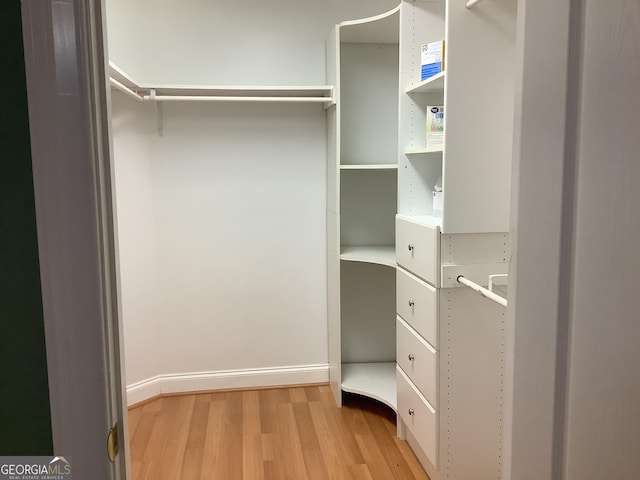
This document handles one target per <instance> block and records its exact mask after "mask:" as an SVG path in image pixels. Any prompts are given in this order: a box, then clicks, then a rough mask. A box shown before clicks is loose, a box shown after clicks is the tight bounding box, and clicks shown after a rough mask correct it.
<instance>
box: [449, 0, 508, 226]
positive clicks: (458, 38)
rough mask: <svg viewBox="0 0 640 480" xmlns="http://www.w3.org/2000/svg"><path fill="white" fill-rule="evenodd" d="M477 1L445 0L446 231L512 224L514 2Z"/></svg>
mask: <svg viewBox="0 0 640 480" xmlns="http://www.w3.org/2000/svg"><path fill="white" fill-rule="evenodd" d="M477 8H478V12H480V10H481V13H482V14H481V15H480V14H479V13H476V12H472V11H469V10H468V9H467V8H465V6H464V2H448V12H447V16H448V19H447V39H446V41H447V56H448V57H449V58H451V59H452V61H451V62H447V76H446V79H445V103H446V131H445V136H446V138H445V142H446V143H445V161H444V179H443V180H444V192H445V212H444V218H443V228H442V231H443V233H466V232H475V233H484V232H506V231H508V230H509V201H510V191H511V159H512V155H513V141H512V139H513V108H514V98H515V94H514V88H515V78H514V72H515V33H516V2H483V3H482V5H479V6H478V7H477ZM470 72H471V73H474V74H473V75H472V77H470Z"/></svg>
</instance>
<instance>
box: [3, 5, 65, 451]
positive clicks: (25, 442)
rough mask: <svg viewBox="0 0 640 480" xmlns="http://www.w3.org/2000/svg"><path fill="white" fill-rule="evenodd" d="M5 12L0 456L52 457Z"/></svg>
mask: <svg viewBox="0 0 640 480" xmlns="http://www.w3.org/2000/svg"><path fill="white" fill-rule="evenodd" d="M2 3H3V4H2V7H0V72H1V73H0V455H50V454H53V451H52V450H53V447H52V440H51V415H50V411H49V387H48V382H47V365H46V357H45V343H44V324H43V319H42V298H41V292H40V273H39V266H38V246H37V238H36V220H35V206H34V199H33V179H32V176H31V154H30V146H29V123H28V114H27V96H26V85H25V72H24V58H23V50H22V29H21V19H20V2H19V1H18V0H10V1H7V2H2Z"/></svg>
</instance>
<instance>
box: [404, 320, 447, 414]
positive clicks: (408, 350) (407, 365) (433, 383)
mask: <svg viewBox="0 0 640 480" xmlns="http://www.w3.org/2000/svg"><path fill="white" fill-rule="evenodd" d="M396 357H397V359H398V360H397V362H398V365H399V366H400V367H401V368H402V370H403V371H404V373H406V374H407V376H408V377H409V378H410V379H411V381H412V382H413V383H414V385H415V386H416V387H418V390H420V392H421V393H422V394H423V395H424V396H425V397H426V399H427V400H428V401H429V403H431V405H433V406H434V407H435V408H436V409H437V408H438V395H437V394H438V381H437V378H438V377H437V375H438V353H437V352H436V351H435V350H434V348H433V347H432V346H431V345H429V344H428V343H427V342H426V341H425V340H424V339H423V338H422V337H420V336H419V335H418V334H417V333H416V332H415V330H411V328H410V327H409V326H408V325H407V324H406V323H405V322H404V321H403V320H402V319H401V318H399V317H398V319H397V321H396Z"/></svg>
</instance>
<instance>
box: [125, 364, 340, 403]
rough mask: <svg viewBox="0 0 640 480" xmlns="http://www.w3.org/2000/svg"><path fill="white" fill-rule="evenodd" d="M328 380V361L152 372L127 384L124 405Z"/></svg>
mask: <svg viewBox="0 0 640 480" xmlns="http://www.w3.org/2000/svg"><path fill="white" fill-rule="evenodd" d="M328 381H329V365H328V364H319V365H297V366H290V367H273V368H254V369H242V370H220V371H217V372H195V373H176V374H168V375H156V376H155V377H151V378H148V379H146V380H142V381H141V382H136V383H133V384H131V385H127V405H133V404H136V403H139V402H142V401H144V400H147V399H149V398H153V397H156V396H158V395H161V394H166V393H180V392H199V391H206V390H224V389H229V388H251V387H269V386H278V385H297V384H304V383H324V382H328Z"/></svg>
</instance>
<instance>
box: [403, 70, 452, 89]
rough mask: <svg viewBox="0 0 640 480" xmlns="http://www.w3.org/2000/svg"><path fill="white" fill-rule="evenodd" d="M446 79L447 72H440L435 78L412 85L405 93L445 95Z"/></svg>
mask: <svg viewBox="0 0 640 480" xmlns="http://www.w3.org/2000/svg"><path fill="white" fill-rule="evenodd" d="M444 77H445V72H440V73H438V74H437V75H434V76H433V77H429V78H427V79H426V80H423V81H421V82H420V83H416V84H414V85H410V86H409V87H407V89H406V90H405V92H407V93H444Z"/></svg>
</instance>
